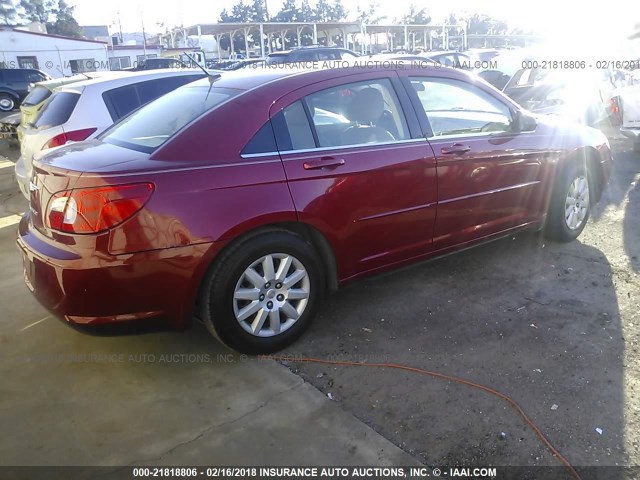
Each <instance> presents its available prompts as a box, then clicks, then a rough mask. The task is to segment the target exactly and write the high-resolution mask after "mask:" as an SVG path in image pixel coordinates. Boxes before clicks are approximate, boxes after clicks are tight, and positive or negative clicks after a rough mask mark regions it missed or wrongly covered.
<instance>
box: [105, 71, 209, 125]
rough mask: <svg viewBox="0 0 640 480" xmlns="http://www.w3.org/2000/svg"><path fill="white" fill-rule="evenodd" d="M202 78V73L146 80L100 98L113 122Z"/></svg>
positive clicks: (108, 92) (119, 88)
mask: <svg viewBox="0 0 640 480" xmlns="http://www.w3.org/2000/svg"><path fill="white" fill-rule="evenodd" d="M203 77H204V73H203V74H202V75H180V76H174V77H164V78H157V79H154V80H147V81H146V82H138V83H134V84H131V85H125V86H123V87H118V88H114V89H112V90H108V91H106V92H104V93H103V94H102V98H103V99H104V103H105V104H106V106H107V110H109V114H110V115H111V118H112V119H113V120H114V121H115V120H119V119H120V118H122V117H124V116H126V115H128V114H129V113H131V112H133V111H134V110H135V109H136V108H138V107H139V106H140V105H144V104H145V103H148V102H150V101H151V100H155V99H156V98H158V97H161V96H162V95H165V94H167V93H169V92H170V91H172V90H175V89H176V88H178V87H181V86H182V85H185V84H187V83H190V82H193V81H195V80H198V79H200V78H203Z"/></svg>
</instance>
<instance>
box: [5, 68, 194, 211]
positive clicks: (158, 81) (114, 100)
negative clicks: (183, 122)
mask: <svg viewBox="0 0 640 480" xmlns="http://www.w3.org/2000/svg"><path fill="white" fill-rule="evenodd" d="M204 77H205V73H204V72H203V71H202V70H198V69H180V70H148V71H143V72H117V73H116V72H113V73H112V74H109V75H106V76H104V77H100V78H96V79H91V80H86V81H82V82H76V83H73V84H71V85H65V86H62V87H58V88H56V89H55V90H54V91H53V94H52V95H51V96H50V97H49V99H47V101H46V102H45V104H44V105H43V107H42V108H41V109H40V111H39V112H38V114H37V116H36V117H35V118H34V119H33V121H32V122H31V123H30V124H28V125H23V126H22V127H21V128H22V131H21V133H22V135H21V137H22V139H21V143H20V158H19V160H18V162H17V163H16V179H17V181H18V185H19V186H20V191H21V192H22V194H23V195H24V196H25V197H26V198H27V199H28V198H29V180H30V179H31V170H32V162H33V156H34V155H36V154H37V153H39V152H40V151H42V150H47V149H50V148H55V147H59V146H61V145H65V144H67V143H70V142H79V141H82V140H86V139H89V138H93V137H95V136H97V135H99V134H100V133H102V132H103V131H104V130H105V129H106V128H107V127H109V126H111V125H112V124H113V123H114V122H116V121H117V120H119V119H121V118H122V117H124V116H126V115H128V114H129V113H131V112H132V111H134V110H136V109H137V108H138V107H140V106H141V105H144V104H145V103H147V102H150V101H151V100H154V99H156V98H158V97H160V96H162V95H164V94H165V93H168V92H170V91H172V90H174V89H176V88H178V87H180V86H182V85H184V84H186V83H190V82H193V81H195V80H198V79H201V78H204Z"/></svg>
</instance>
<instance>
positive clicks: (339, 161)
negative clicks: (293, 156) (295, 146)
mask: <svg viewBox="0 0 640 480" xmlns="http://www.w3.org/2000/svg"><path fill="white" fill-rule="evenodd" d="M340 165H344V159H343V158H334V157H322V158H321V159H320V160H311V161H309V162H304V164H303V167H304V169H305V170H317V169H321V168H336V167H339V166H340Z"/></svg>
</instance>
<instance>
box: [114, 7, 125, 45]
mask: <svg viewBox="0 0 640 480" xmlns="http://www.w3.org/2000/svg"><path fill="white" fill-rule="evenodd" d="M116 17H117V19H118V28H119V29H120V45H122V44H123V43H124V38H123V37H122V22H121V21H120V9H118V10H116Z"/></svg>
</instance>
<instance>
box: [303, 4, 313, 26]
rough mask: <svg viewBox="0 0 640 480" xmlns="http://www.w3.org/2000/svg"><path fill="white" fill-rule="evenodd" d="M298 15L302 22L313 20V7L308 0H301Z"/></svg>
mask: <svg viewBox="0 0 640 480" xmlns="http://www.w3.org/2000/svg"><path fill="white" fill-rule="evenodd" d="M300 17H301V21H303V22H310V21H312V20H313V8H311V5H309V0H302V5H301V6H300Z"/></svg>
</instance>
